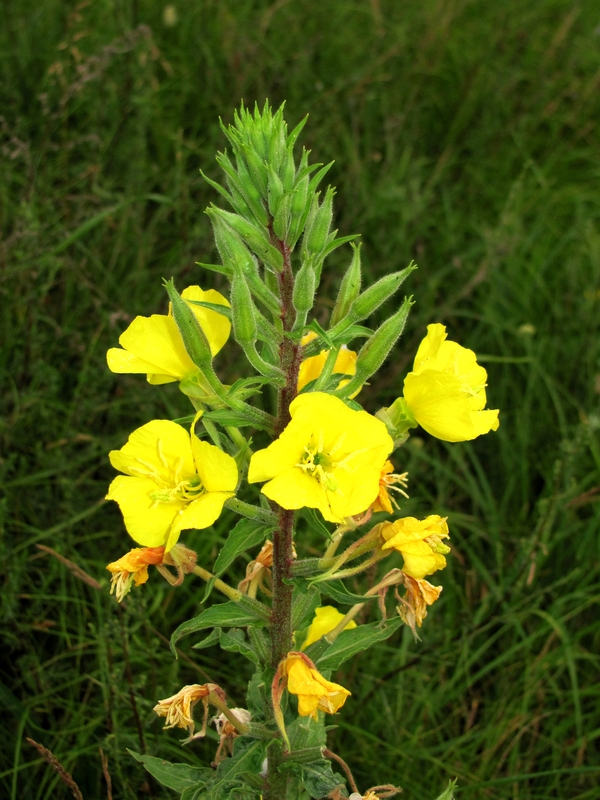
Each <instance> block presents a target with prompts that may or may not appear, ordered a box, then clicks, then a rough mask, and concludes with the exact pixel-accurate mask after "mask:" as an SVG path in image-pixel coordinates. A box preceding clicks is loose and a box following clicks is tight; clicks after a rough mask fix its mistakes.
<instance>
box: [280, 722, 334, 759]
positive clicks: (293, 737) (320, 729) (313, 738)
mask: <svg viewBox="0 0 600 800" xmlns="http://www.w3.org/2000/svg"><path fill="white" fill-rule="evenodd" d="M320 716H321V718H320V719H318V720H314V719H313V718H312V717H296V719H295V720H294V721H293V722H292V723H291V725H288V728H287V732H288V737H289V740H290V745H291V749H292V752H293V751H294V750H303V749H305V748H307V747H325V745H326V743H327V731H326V730H325V716H324V715H323V714H321V715H320Z"/></svg>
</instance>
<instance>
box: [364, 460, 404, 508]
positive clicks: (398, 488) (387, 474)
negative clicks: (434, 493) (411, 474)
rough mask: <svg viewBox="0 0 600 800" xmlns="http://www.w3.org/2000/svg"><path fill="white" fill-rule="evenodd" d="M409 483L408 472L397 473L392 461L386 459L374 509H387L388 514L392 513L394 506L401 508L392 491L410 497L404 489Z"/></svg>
mask: <svg viewBox="0 0 600 800" xmlns="http://www.w3.org/2000/svg"><path fill="white" fill-rule="evenodd" d="M396 484H397V485H396ZM407 484H408V472H402V473H396V472H394V465H393V464H392V462H391V461H386V462H385V464H384V465H383V469H382V470H381V475H380V476H379V493H378V495H377V497H376V498H375V502H374V503H373V511H387V513H388V514H391V513H392V512H393V510H394V507H396V508H399V507H400V506H399V505H398V503H397V502H396V499H395V497H394V496H393V495H392V494H390V492H397V493H398V494H401V495H403V496H404V497H406V498H408V495H407V494H406V492H405V491H404V490H405V489H406V486H407Z"/></svg>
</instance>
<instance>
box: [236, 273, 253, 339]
mask: <svg viewBox="0 0 600 800" xmlns="http://www.w3.org/2000/svg"><path fill="white" fill-rule="evenodd" d="M230 297H231V315H232V322H233V335H234V336H235V339H236V341H237V342H239V343H240V344H241V345H244V344H249V343H254V342H255V341H256V340H257V338H258V333H257V327H256V309H255V308H254V302H253V301H252V295H251V294H250V289H249V288H248V284H247V283H246V280H245V278H244V276H243V274H242V273H241V272H240V271H239V270H238V271H237V272H236V274H235V275H234V277H233V280H232V282H231V295H230Z"/></svg>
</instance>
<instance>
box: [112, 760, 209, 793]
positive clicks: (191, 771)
mask: <svg viewBox="0 0 600 800" xmlns="http://www.w3.org/2000/svg"><path fill="white" fill-rule="evenodd" d="M127 752H128V753H129V754H130V755H132V756H133V757H134V758H135V760H136V761H139V762H140V764H143V765H144V767H146V769H147V770H148V772H149V773H150V774H151V775H152V776H153V777H155V778H156V780H157V781H158V782H159V783H162V785H163V786H167V787H168V788H169V789H174V790H175V791H176V792H179V793H180V794H181V793H182V792H183V791H185V790H186V789H189V788H192V787H193V788H198V785H199V784H200V785H205V784H206V782H207V781H210V780H212V774H213V773H212V770H210V769H208V768H206V767H192V766H190V765H189V764H173V763H171V762H170V761H165V760H164V759H162V758H155V757H154V756H143V755H141V754H140V753H136V752H135V750H128V751H127Z"/></svg>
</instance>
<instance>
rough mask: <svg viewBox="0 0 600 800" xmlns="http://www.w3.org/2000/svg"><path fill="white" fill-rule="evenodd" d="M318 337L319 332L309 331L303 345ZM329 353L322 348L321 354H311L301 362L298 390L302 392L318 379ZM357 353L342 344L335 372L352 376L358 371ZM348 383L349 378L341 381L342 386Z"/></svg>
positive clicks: (334, 367) (303, 338) (334, 368)
mask: <svg viewBox="0 0 600 800" xmlns="http://www.w3.org/2000/svg"><path fill="white" fill-rule="evenodd" d="M316 338H317V334H316V333H315V332H314V331H309V332H308V333H307V334H306V335H305V336H303V337H302V345H303V346H305V345H307V344H309V343H310V342H312V341H314V339H316ZM328 355H329V350H322V351H321V352H320V353H319V355H317V356H311V357H310V358H305V359H304V361H303V362H302V363H301V364H300V371H299V372H298V391H299V392H301V391H302V389H304V387H305V386H306V385H307V384H309V383H310V382H311V381H316V380H317V378H318V377H319V375H320V374H321V372H322V371H323V367H324V366H325V362H326V361H327V356H328ZM356 358H357V356H356V353H355V352H354V350H349V349H348V348H347V347H346V345H342V346H341V347H340V350H339V352H338V356H337V358H336V360H335V364H334V366H333V374H338V373H339V374H342V375H349V376H352V375H354V373H355V372H356ZM346 383H348V381H347V380H343V381H340V384H339V385H340V387H341V386H344V385H345V384H346ZM359 391H360V390H359ZM357 394H358V392H356V393H355V394H354V395H353V397H356V395H357Z"/></svg>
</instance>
